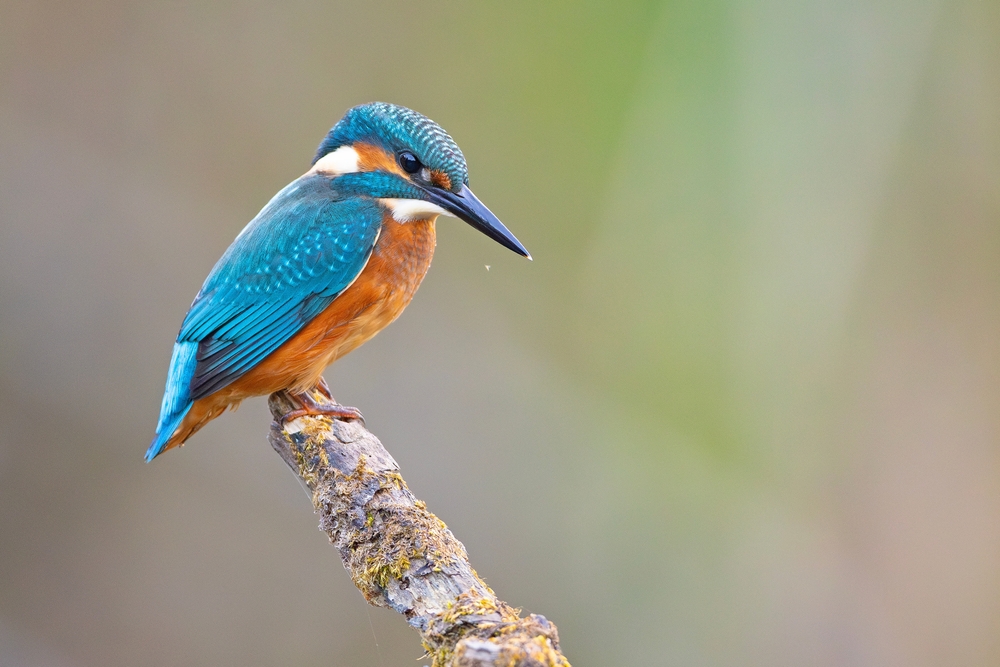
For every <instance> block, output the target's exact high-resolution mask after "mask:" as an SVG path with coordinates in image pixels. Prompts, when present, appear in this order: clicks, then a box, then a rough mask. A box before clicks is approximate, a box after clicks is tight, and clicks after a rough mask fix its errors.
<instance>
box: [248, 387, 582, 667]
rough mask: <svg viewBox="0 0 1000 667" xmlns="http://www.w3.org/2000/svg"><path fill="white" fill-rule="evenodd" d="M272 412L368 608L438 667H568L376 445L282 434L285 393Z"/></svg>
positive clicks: (537, 619)
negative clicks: (396, 624)
mask: <svg viewBox="0 0 1000 667" xmlns="http://www.w3.org/2000/svg"><path fill="white" fill-rule="evenodd" d="M312 397H313V399H314V400H315V401H316V402H317V403H319V404H324V403H325V404H329V403H330V401H329V400H328V399H327V398H326V397H325V396H323V395H322V394H321V393H319V392H315V391H314V392H313V394H312ZM268 404H269V406H270V408H271V413H272V414H273V415H274V417H275V421H274V423H273V424H272V425H271V434H270V437H269V439H270V441H271V445H272V446H273V447H274V449H275V451H277V452H278V454H280V455H281V458H282V459H284V460H285V462H286V463H287V464H288V465H289V467H291V469H292V471H293V472H295V474H297V475H298V476H299V478H300V479H301V480H302V481H303V482H304V483H305V485H306V486H307V487H308V489H309V491H310V492H311V493H312V501H313V506H314V507H315V508H316V512H317V513H318V514H319V515H320V522H319V525H320V528H321V529H322V530H324V531H326V533H327V534H328V535H329V536H330V542H331V543H332V544H333V545H334V546H335V547H337V549H338V550H339V551H340V557H341V559H342V560H343V562H344V566H345V567H346V568H347V570H348V571H349V572H350V573H351V578H352V579H353V580H354V584H355V585H356V586H357V587H358V589H359V590H360V591H361V594H362V595H364V596H365V599H366V600H367V601H368V602H369V604H372V605H375V606H378V607H387V608H389V609H393V610H395V611H397V612H399V613H400V614H402V615H403V616H404V617H405V618H406V621H407V622H408V623H409V624H410V625H411V626H412V627H414V628H416V629H417V630H418V631H419V632H420V636H421V638H422V640H423V644H424V648H425V649H426V650H427V654H428V656H430V657H431V658H432V660H433V665H434V667H501V666H503V667H543V666H544V667H569V662H568V661H567V660H566V658H565V657H563V655H562V652H561V651H560V650H559V636H558V633H557V631H556V626H555V625H553V624H552V623H550V622H548V621H547V620H546V619H545V617H543V616H539V615H536V614H530V615H528V616H527V617H526V618H521V616H520V610H518V609H514V608H513V607H511V606H510V605H508V604H507V603H506V602H502V601H501V600H499V599H497V596H496V595H495V594H494V593H493V591H492V590H490V587H489V586H487V585H486V584H485V583H484V582H483V580H482V579H480V578H479V575H477V574H476V571H475V570H473V569H472V566H471V565H470V564H469V558H468V555H467V554H466V552H465V547H463V546H462V543H461V542H459V541H458V540H457V539H455V536H454V535H452V533H451V531H450V530H448V527H447V526H445V525H444V522H443V521H441V520H440V519H438V518H437V517H436V516H434V515H433V514H431V513H430V512H429V511H428V510H427V506H426V505H425V504H424V503H423V502H422V501H420V500H417V499H416V497H414V495H413V494H412V493H410V490H409V489H408V488H407V486H406V482H404V481H403V478H402V477H401V476H400V474H399V466H398V465H397V464H396V462H395V461H394V460H393V458H392V456H390V455H389V452H387V451H386V450H385V448H384V447H383V446H382V443H381V442H379V440H378V438H376V437H375V436H374V435H372V434H371V432H369V431H368V430H367V429H366V428H365V427H364V426H362V425H361V424H360V423H359V422H344V421H338V420H334V419H331V418H329V417H312V416H308V417H301V418H299V419H296V420H293V421H291V422H289V423H288V424H286V425H285V426H282V425H281V422H280V419H279V418H280V417H281V416H282V415H284V414H287V413H288V412H290V411H291V410H294V409H296V408H299V407H300V406H299V405H298V403H296V402H295V401H294V399H293V398H291V397H290V396H289V395H288V394H286V393H284V392H278V393H276V394H272V395H271V398H270V400H269V401H268Z"/></svg>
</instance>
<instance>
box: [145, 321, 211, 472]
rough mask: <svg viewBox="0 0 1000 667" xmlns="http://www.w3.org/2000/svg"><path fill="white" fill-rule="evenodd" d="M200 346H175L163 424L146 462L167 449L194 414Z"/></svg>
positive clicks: (162, 412)
mask: <svg viewBox="0 0 1000 667" xmlns="http://www.w3.org/2000/svg"><path fill="white" fill-rule="evenodd" d="M197 352H198V343H196V342H193V341H183V342H182V341H177V342H176V343H174V354H173V356H172V357H171V358H170V371H169V372H168V373H167V387H166V389H165V390H164V392H163V404H162V405H161V406H160V421H159V423H158V424H157V425H156V437H154V438H153V442H152V443H150V445H149V449H147V450H146V462H147V463H148V462H149V461H152V460H153V459H155V458H156V457H157V456H159V455H160V454H161V453H163V451H164V450H165V449H167V443H168V442H169V441H170V438H171V436H173V435H174V433H175V432H176V431H177V427H178V426H180V425H181V422H182V421H184V417H186V416H187V413H188V412H189V411H190V410H191V406H192V405H193V404H194V402H193V401H192V400H191V390H190V387H191V378H192V377H193V376H194V369H195V366H196V365H197V363H198V360H197V358H196V355H197Z"/></svg>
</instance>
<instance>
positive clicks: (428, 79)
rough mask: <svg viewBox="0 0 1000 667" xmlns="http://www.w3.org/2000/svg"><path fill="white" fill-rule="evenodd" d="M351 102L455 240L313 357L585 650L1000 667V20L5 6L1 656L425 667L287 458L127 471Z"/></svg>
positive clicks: (308, 6)
mask: <svg viewBox="0 0 1000 667" xmlns="http://www.w3.org/2000/svg"><path fill="white" fill-rule="evenodd" d="M370 100H385V101H391V102H395V103H399V104H403V105H407V106H410V107H413V108H415V109H417V110H419V111H421V112H423V113H425V114H426V115H428V116H430V117H431V118H433V119H435V120H436V121H438V122H439V123H441V124H442V125H443V126H444V127H445V128H446V129H447V130H448V131H449V132H450V133H451V134H452V135H453V136H454V137H455V139H456V140H457V141H458V143H459V145H460V146H461V147H462V149H463V150H464V152H465V155H466V157H467V158H468V161H469V164H470V169H471V182H472V186H473V188H474V189H475V191H476V193H477V194H478V195H479V196H480V197H481V198H482V199H483V200H484V201H485V202H487V203H488V205H489V206H490V207H491V208H492V209H493V210H494V211H495V212H496V213H497V214H498V215H499V216H500V218H501V219H502V220H504V221H505V222H506V223H507V225H508V226H509V227H510V228H511V229H512V230H513V231H514V232H515V233H516V234H517V235H518V236H519V237H520V239H521V240H522V241H523V242H524V243H525V245H526V246H527V247H528V248H529V249H530V250H531V252H532V253H533V255H534V257H535V261H534V262H532V263H529V262H526V261H524V260H523V259H520V258H518V257H516V256H515V255H514V254H513V253H510V252H507V251H505V250H504V249H502V248H501V247H500V246H498V245H496V244H494V243H492V242H490V241H489V240H488V239H486V238H485V237H484V236H482V235H480V234H477V233H476V232H474V231H473V230H472V229H470V228H469V227H468V226H467V225H464V224H462V223H460V222H457V221H453V220H447V219H443V220H442V221H440V222H439V243H438V251H437V257H436V259H435V262H434V266H433V267H432V269H431V271H430V274H429V276H428V278H427V280H426V281H425V283H424V285H423V287H422V289H421V290H420V292H419V293H418V295H417V297H416V299H415V300H414V303H413V304H412V305H411V307H410V308H409V309H408V310H407V311H406V313H405V314H404V315H403V316H402V317H401V318H400V320H399V321H398V322H396V323H395V324H394V325H393V326H391V327H389V328H388V329H387V330H386V331H385V332H383V333H382V334H381V335H380V336H378V337H377V338H376V339H375V340H373V341H371V342H370V343H368V344H367V345H365V346H364V347H363V348H361V349H360V350H358V351H357V352H355V353H354V354H352V355H351V356H349V357H348V358H346V359H344V360H342V361H341V362H339V363H338V364H337V366H336V367H334V368H331V369H330V370H329V371H328V372H327V375H326V377H327V379H328V380H329V381H330V384H331V386H332V388H333V391H334V394H335V395H336V396H337V398H338V399H339V400H340V401H341V402H343V403H345V404H348V405H355V406H358V407H359V408H360V409H361V410H362V411H363V412H364V413H365V415H366V417H367V418H368V425H369V427H370V428H371V429H372V430H373V431H374V432H375V433H376V434H377V435H379V436H380V437H381V439H382V440H383V442H384V443H385V445H386V446H387V448H388V449H389V450H390V451H391V452H392V453H393V455H394V456H395V458H396V459H397V460H398V461H399V463H400V465H401V466H402V471H403V474H404V476H405V478H406V479H407V481H408V482H409V484H410V487H411V488H412V489H413V491H414V492H415V493H416V494H417V496H418V497H421V498H423V499H424V500H426V501H427V502H428V505H429V506H430V508H431V509H432V510H433V511H435V512H436V513H437V514H439V515H440V516H441V517H442V518H443V519H444V520H445V521H446V522H447V523H448V524H449V526H450V527H451V528H452V530H453V531H454V532H455V534H456V535H457V536H458V538H459V539H461V540H462V541H463V542H464V543H465V545H466V547H467V548H468V551H469V553H470V555H471V559H472V562H473V564H474V565H475V567H476V568H477V570H478V571H479V572H480V573H481V574H482V575H483V576H484V577H485V578H486V580H487V581H488V582H489V583H490V584H491V586H492V587H493V588H494V589H495V590H496V591H497V593H498V594H499V595H500V596H501V597H502V598H503V599H505V600H507V601H509V602H510V603H512V604H514V605H516V606H520V607H523V608H524V609H526V610H528V611H531V612H536V613H541V614H544V615H545V616H547V617H548V618H550V619H551V620H553V621H554V622H555V623H556V624H557V625H558V627H559V631H560V635H561V637H562V642H563V647H564V649H565V652H566V654H567V656H568V657H569V658H570V659H571V661H572V662H573V664H574V665H575V666H576V667H582V666H587V665H609V664H611V665H758V664H760V665H763V664H767V665H789V666H792V665H900V666H904V665H905V666H913V665H918V666H919V665H942V664H947V665H987V664H994V665H1000V451H998V447H997V445H998V427H1000V412H998V408H1000V338H998V335H997V334H998V331H1000V224H998V216H1000V5H998V4H997V3H989V2H974V1H960V0H957V1H955V2H944V1H933V0H909V1H906V2H898V1H894V0H864V1H861V0H848V1H846V2H845V1H833V0H828V1H820V2H794V1H791V0H787V1H780V0H774V1H765V2H757V3H739V2H714V1H709V2H682V1H670V2H635V3H629V2H616V3H600V2H590V3H585V2H553V3H536V2H503V3H464V2H451V3H441V2H421V3H416V2H375V3H335V2H315V1H310V0H295V1H290V2H283V3H266V4H265V3H228V2H213V3H207V2H206V3H200V2H172V3H151V2H147V3H132V2H120V1H117V0H109V1H107V2H86V3H83V2H77V3H56V2H45V1H39V0H32V1H30V2H11V1H10V0H2V2H0V423H2V426H0V666H2V667H11V666H18V667H21V666H23V667H36V666H42V665H52V666H55V667H62V666H84V665H95V666H96V665H101V666H107V665H111V666H114V665H149V666H157V665H241V666H242V665H279V664H280V665H317V666H319V665H372V666H374V667H387V666H388V665H411V664H412V665H420V664H424V663H426V662H427V661H426V660H425V661H424V662H418V659H419V657H420V655H421V653H422V650H421V648H420V645H419V641H418V636H417V634H416V633H415V632H413V631H412V630H410V629H409V628H408V627H407V626H406V625H405V623H404V622H403V621H402V620H401V619H400V618H399V617H398V616H397V615H395V614H393V613H390V612H387V611H384V610H379V609H369V608H368V607H367V605H366V604H365V603H364V601H363V600H362V598H361V595H360V594H359V593H358V592H357V591H356V590H355V588H354V587H353V585H352V584H351V581H350V578H349V576H348V574H347V573H346V572H345V571H344V570H343V568H342V566H341V564H340V561H339V558H338V556H337V553H336V552H335V550H334V549H333V548H331V547H330V546H329V544H328V543H327V540H326V537H325V535H323V534H322V533H320V532H319V531H318V530H317V529H316V523H317V519H316V517H315V516H314V515H313V514H312V512H311V507H310V504H309V500H308V498H307V497H306V495H305V494H304V493H303V491H302V489H301V488H300V486H299V485H298V483H297V482H296V480H295V479H294V477H293V475H292V474H291V473H290V472H289V471H288V470H287V469H286V468H285V465H284V463H282V461H281V460H280V459H279V457H278V456H277V455H276V454H275V453H274V452H273V451H272V450H271V448H270V446H269V445H268V444H267V441H266V439H265V436H266V433H267V428H268V423H269V416H268V413H267V410H266V406H265V402H264V400H263V399H258V400H255V401H250V402H248V403H247V404H245V405H244V407H243V408H242V409H241V410H240V411H239V412H238V413H236V414H228V415H226V416H224V417H222V418H220V419H218V420H216V421H215V422H213V423H212V424H210V425H209V426H208V427H207V428H205V429H204V430H203V431H201V432H200V433H199V434H198V435H197V436H195V437H194V438H193V439H192V441H191V442H189V444H188V446H187V447H185V448H184V449H183V450H180V451H172V452H169V453H168V454H167V455H165V456H163V457H161V458H159V459H157V460H156V461H155V462H154V463H153V464H151V465H146V464H144V463H143V461H142V455H143V453H144V451H145V449H146V446H147V444H148V442H149V440H150V438H151V436H152V433H153V428H154V425H155V423H156V419H157V414H158V411H159V405H160V396H161V392H162V389H163V384H164V380H165V376H166V369H167V363H168V361H169V357H170V351H171V344H172V342H173V339H174V336H175V335H176V332H177V329H178V327H179V325H180V322H181V319H182V318H183V315H184V313H185V311H186V308H187V306H188V305H189V303H190V301H191V299H192V298H193V296H194V294H195V293H196V292H197V290H198V288H199V286H200V285H201V282H202V280H203V279H204V277H205V276H206V274H207V273H208V271H209V269H210V268H211V267H212V265H213V264H214V262H215V261H216V259H217V258H218V257H219V255H220V254H221V253H222V251H223V250H224V249H225V248H226V246H227V245H228V244H229V242H230V241H231V240H232V239H233V237H234V236H235V235H236V233H237V232H238V231H239V230H240V229H242V227H243V226H244V225H245V224H246V222H247V221H248V220H249V219H250V218H251V217H253V215H254V214H255V213H256V212H257V211H258V210H259V209H260V207H261V206H263V204H264V203H265V202H267V200H268V199H269V198H270V197H271V195H272V194H273V193H275V192H276V191H277V190H278V189H280V188H281V187H282V186H284V185H285V184H286V183H287V182H289V181H291V180H292V179H294V178H296V177H297V176H298V175H299V174H301V173H302V172H304V171H305V170H306V169H307V168H308V166H309V161H310V159H311V157H312V154H313V151H314V150H315V147H316V145H317V144H318V143H319V141H320V139H321V138H322V137H323V135H324V133H325V132H326V131H327V130H328V129H329V128H330V126H332V125H333V124H334V123H335V122H336V121H337V120H338V119H339V118H340V116H341V114H342V113H343V112H344V110H345V109H347V108H348V107H350V106H353V105H355V104H358V103H362V102H367V101H370Z"/></svg>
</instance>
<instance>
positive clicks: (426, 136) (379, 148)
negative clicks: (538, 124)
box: [311, 102, 531, 259]
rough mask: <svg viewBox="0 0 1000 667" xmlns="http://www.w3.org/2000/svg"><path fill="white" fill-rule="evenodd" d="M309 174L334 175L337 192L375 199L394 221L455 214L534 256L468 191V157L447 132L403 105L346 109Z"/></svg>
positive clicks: (508, 246)
mask: <svg viewBox="0 0 1000 667" xmlns="http://www.w3.org/2000/svg"><path fill="white" fill-rule="evenodd" d="M311 172H313V173H318V174H323V175H325V176H327V177H330V178H333V179H335V183H336V187H337V189H338V190H339V191H341V192H349V193H354V194H359V195H365V196H369V197H373V198H375V199H378V200H379V201H380V202H381V203H382V205H384V206H385V207H386V208H388V209H389V211H390V212H391V213H392V216H393V218H395V219H396V220H398V221H399V222H408V221H412V220H423V219H427V218H433V217H434V216H437V215H448V216H452V217H455V218H459V219H461V220H464V221H465V222H467V223H469V224H470V225H472V226H473V227H475V228H476V229H478V230H479V231H481V232H482V233H484V234H486V235H487V236H489V237H490V238H491V239H493V240H494V241H497V242H498V243H500V244H501V245H503V246H504V247H506V248H509V249H510V250H513V251H514V252H516V253H517V254H519V255H522V256H524V257H527V258H529V259H530V258H531V255H529V254H528V251H527V250H526V249H525V248H524V246H523V245H521V242H520V241H518V240H517V239H516V238H515V237H514V235H513V234H511V233H510V231H508V229H507V228H506V227H504V225H503V223H502V222H500V220H499V219H497V217H496V216H495V215H493V213H491V212H490V210H489V209H488V208H486V206H485V205H484V204H483V203H482V202H481V201H479V199H478V198H477V197H476V195H474V194H473V193H472V190H470V189H469V172H468V168H467V167H466V164H465V156H464V155H462V151H461V150H460V149H459V148H458V145H456V144H455V141H454V140H453V139H452V138H451V136H449V135H448V133H447V132H445V131H444V130H443V129H441V126H440V125H438V124H437V123H435V122H434V121H432V120H431V119H430V118H427V117H426V116H423V115H421V114H419V113H417V112H416V111H413V110H411V109H407V108H406V107H401V106H397V105H395V104H386V103H384V102H372V103H370V104H363V105H361V106H356V107H354V108H353V109H349V110H348V111H347V113H345V114H344V117H343V118H341V119H340V122H339V123H337V124H336V125H335V126H334V127H333V129H332V130H330V132H329V133H328V134H327V135H326V138H325V139H323V143H321V144H320V146H319V149H318V150H317V151H316V157H315V158H313V166H312V170H311Z"/></svg>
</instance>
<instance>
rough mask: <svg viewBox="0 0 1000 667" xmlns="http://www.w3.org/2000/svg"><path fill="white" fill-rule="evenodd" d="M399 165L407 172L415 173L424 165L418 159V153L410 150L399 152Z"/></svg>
mask: <svg viewBox="0 0 1000 667" xmlns="http://www.w3.org/2000/svg"><path fill="white" fill-rule="evenodd" d="M399 166H400V167H402V168H403V171H405V172H406V173H407V174H415V173H417V172H418V171H420V167H421V166H423V165H421V164H420V160H418V159H417V156H416V155H414V154H413V153H411V152H410V151H403V152H402V153H400V154H399Z"/></svg>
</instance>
